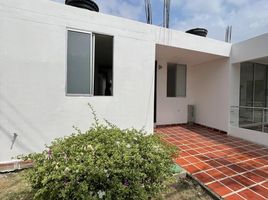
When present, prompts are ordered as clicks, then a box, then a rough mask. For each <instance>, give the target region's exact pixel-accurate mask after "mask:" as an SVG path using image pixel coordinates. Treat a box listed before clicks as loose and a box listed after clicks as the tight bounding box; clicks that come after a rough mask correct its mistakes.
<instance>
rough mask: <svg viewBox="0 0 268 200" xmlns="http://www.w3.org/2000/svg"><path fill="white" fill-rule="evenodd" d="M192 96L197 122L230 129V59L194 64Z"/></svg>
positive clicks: (192, 69)
mask: <svg viewBox="0 0 268 200" xmlns="http://www.w3.org/2000/svg"><path fill="white" fill-rule="evenodd" d="M189 75H190V76H191V79H190V80H191V83H190V85H191V89H190V98H191V100H192V102H191V103H192V104H193V105H195V114H196V120H195V121H196V123H198V124H202V125H205V126H208V127H212V128H216V129H219V130H223V131H227V130H228V117H229V98H228V97H229V83H228V78H229V59H220V60H215V61H212V62H208V63H204V64H200V65H196V66H192V67H190V69H189Z"/></svg>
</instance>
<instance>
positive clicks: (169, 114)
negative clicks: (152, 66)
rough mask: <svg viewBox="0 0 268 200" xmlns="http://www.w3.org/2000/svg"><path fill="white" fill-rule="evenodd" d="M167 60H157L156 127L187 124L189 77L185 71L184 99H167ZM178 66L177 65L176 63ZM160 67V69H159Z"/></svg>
mask: <svg viewBox="0 0 268 200" xmlns="http://www.w3.org/2000/svg"><path fill="white" fill-rule="evenodd" d="M168 62H169V60H157V64H158V68H157V117H156V119H157V121H156V125H166V124H180V123H187V105H188V104H189V98H188V90H189V85H188V82H189V75H188V70H187V79H186V81H187V83H186V88H187V89H186V97H167V63H168ZM178 64H179V63H178ZM159 66H160V68H159Z"/></svg>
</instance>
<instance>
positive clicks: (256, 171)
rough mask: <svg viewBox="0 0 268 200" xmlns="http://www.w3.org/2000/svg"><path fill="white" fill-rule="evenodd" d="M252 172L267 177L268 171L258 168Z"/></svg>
mask: <svg viewBox="0 0 268 200" xmlns="http://www.w3.org/2000/svg"><path fill="white" fill-rule="evenodd" d="M252 172H253V173H254V174H257V175H259V176H261V177H263V178H266V179H268V173H267V172H265V171H263V170H259V169H257V170H254V171H252Z"/></svg>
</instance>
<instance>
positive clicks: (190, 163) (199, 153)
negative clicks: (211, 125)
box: [156, 125, 268, 200]
mask: <svg viewBox="0 0 268 200" xmlns="http://www.w3.org/2000/svg"><path fill="white" fill-rule="evenodd" d="M156 131H157V132H160V134H159V135H160V136H162V137H163V141H167V142H169V143H172V144H175V145H176V146H178V147H179V148H180V153H179V157H178V158H177V159H176V160H175V162H177V163H179V164H180V165H181V166H183V167H184V169H185V170H187V171H188V172H189V173H191V174H193V176H195V177H196V178H197V179H198V180H199V181H200V182H203V184H205V185H207V186H208V187H209V188H211V189H212V190H213V191H214V192H216V193H217V194H218V195H220V196H224V197H226V198H225V199H227V200H232V199H238V200H239V199H250V200H258V199H268V197H267V195H268V193H267V191H268V166H267V165H268V147H264V146H261V145H257V144H254V143H251V142H247V141H244V140H241V139H239V138H234V137H231V136H228V135H224V134H222V133H219V132H217V131H215V130H212V129H207V128H205V127H202V126H196V125H193V126H189V125H181V126H172V127H162V128H157V129H156ZM265 181H266V182H265ZM257 183H262V184H260V185H256V184H257ZM225 185H226V186H225ZM247 187H251V189H248V188H247ZM237 191H239V193H237ZM257 193H259V194H260V195H258V194H257Z"/></svg>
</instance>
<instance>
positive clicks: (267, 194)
mask: <svg viewBox="0 0 268 200" xmlns="http://www.w3.org/2000/svg"><path fill="white" fill-rule="evenodd" d="M250 189H251V190H253V191H254V192H256V193H258V194H260V195H262V196H263V197H265V198H267V199H268V189H266V188H264V187H262V186H259V185H256V186H254V187H251V188H250Z"/></svg>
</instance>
